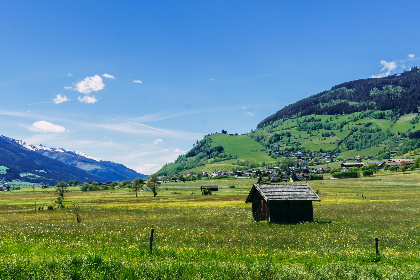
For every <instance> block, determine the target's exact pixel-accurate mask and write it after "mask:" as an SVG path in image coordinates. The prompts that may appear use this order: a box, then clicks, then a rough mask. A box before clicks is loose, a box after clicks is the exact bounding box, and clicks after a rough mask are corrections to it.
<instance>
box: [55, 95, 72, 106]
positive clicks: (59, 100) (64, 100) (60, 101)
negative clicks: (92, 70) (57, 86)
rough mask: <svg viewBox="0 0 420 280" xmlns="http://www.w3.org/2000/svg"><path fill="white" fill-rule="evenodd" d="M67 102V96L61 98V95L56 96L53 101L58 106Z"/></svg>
mask: <svg viewBox="0 0 420 280" xmlns="http://www.w3.org/2000/svg"><path fill="white" fill-rule="evenodd" d="M69 100H70V99H68V98H67V96H61V94H57V96H56V97H55V98H54V99H53V101H54V103H55V104H60V103H63V102H66V101H69Z"/></svg>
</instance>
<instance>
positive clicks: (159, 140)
mask: <svg viewBox="0 0 420 280" xmlns="http://www.w3.org/2000/svg"><path fill="white" fill-rule="evenodd" d="M162 142H163V140H162V139H156V140H154V141H153V143H154V144H156V145H157V144H159V143H162Z"/></svg>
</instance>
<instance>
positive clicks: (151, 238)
mask: <svg viewBox="0 0 420 280" xmlns="http://www.w3.org/2000/svg"><path fill="white" fill-rule="evenodd" d="M154 231H155V229H154V228H152V230H151V231H150V241H149V250H150V253H151V252H152V246H153V232H154Z"/></svg>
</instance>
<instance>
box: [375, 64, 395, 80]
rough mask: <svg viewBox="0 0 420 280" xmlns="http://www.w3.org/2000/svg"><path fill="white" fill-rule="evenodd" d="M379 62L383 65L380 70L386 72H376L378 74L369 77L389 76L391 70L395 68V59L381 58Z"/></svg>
mask: <svg viewBox="0 0 420 280" xmlns="http://www.w3.org/2000/svg"><path fill="white" fill-rule="evenodd" d="M381 64H382V65H383V67H382V69H381V71H386V72H385V73H381V74H378V75H372V76H371V78H383V77H386V76H389V75H391V72H392V71H394V70H395V69H397V62H395V61H390V62H387V61H385V60H381Z"/></svg>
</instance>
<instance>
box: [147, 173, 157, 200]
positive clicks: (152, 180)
mask: <svg viewBox="0 0 420 280" xmlns="http://www.w3.org/2000/svg"><path fill="white" fill-rule="evenodd" d="M146 186H147V187H148V188H149V189H150V190H151V191H152V192H153V196H156V195H157V190H158V189H159V186H160V182H159V181H158V177H157V175H156V173H155V174H152V175H150V177H149V180H148V181H147V183H146Z"/></svg>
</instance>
